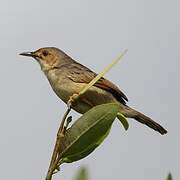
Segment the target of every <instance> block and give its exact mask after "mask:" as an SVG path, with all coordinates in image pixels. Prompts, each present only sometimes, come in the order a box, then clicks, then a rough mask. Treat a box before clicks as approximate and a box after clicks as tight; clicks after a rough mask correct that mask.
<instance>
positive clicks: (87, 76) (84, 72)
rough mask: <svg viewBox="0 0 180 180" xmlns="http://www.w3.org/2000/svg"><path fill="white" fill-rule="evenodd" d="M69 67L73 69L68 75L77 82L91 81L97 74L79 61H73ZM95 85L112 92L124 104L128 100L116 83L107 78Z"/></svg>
mask: <svg viewBox="0 0 180 180" xmlns="http://www.w3.org/2000/svg"><path fill="white" fill-rule="evenodd" d="M68 67H69V69H70V70H71V71H69V75H68V77H69V78H70V79H71V80H72V81H74V82H77V83H89V82H90V81H91V80H92V79H94V78H95V77H96V76H97V74H96V73H94V72H93V71H91V70H90V69H88V68H87V67H85V66H83V65H81V64H79V63H77V62H76V63H71V64H70V65H69V66H68ZM94 86H96V87H99V88H101V89H104V90H106V91H108V92H110V93H111V94H112V95H113V96H114V97H115V98H116V99H117V100H118V101H119V102H121V103H122V104H126V101H128V98H127V97H126V95H125V94H124V93H123V92H122V91H121V90H120V89H119V88H118V87H117V86H116V85H114V84H113V83H112V82H110V81H109V80H107V79H105V78H101V79H100V80H99V81H97V82H96V83H95V84H94Z"/></svg>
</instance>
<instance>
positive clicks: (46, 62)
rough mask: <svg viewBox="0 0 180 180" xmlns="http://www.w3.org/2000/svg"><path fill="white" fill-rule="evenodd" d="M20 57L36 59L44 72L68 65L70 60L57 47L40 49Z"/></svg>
mask: <svg viewBox="0 0 180 180" xmlns="http://www.w3.org/2000/svg"><path fill="white" fill-rule="evenodd" d="M20 55H22V56H29V57H33V58H34V59H36V60H37V61H38V62H39V64H40V66H41V68H42V70H43V71H46V70H49V69H52V68H53V67H57V66H59V65H61V64H63V63H66V62H67V61H68V59H69V57H68V55H66V54H65V53H64V52H63V51H61V50H60V49H58V48H55V47H45V48H40V49H38V50H36V51H34V52H23V53H21V54H20Z"/></svg>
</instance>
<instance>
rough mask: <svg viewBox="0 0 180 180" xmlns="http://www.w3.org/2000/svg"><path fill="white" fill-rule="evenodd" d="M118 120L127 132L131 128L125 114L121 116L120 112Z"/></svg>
mask: <svg viewBox="0 0 180 180" xmlns="http://www.w3.org/2000/svg"><path fill="white" fill-rule="evenodd" d="M117 118H118V119H119V120H120V122H121V123H122V125H123V127H124V129H125V130H128V128H129V123H128V121H127V119H126V117H125V116H124V115H123V114H121V113H120V112H118V114H117Z"/></svg>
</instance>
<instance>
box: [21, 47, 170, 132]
mask: <svg viewBox="0 0 180 180" xmlns="http://www.w3.org/2000/svg"><path fill="white" fill-rule="evenodd" d="M21 55H24V56H31V57H33V58H35V59H36V60H37V61H38V62H39V64H40V66H41V69H42V71H43V72H44V73H45V75H46V77H47V78H48V80H49V82H50V84H51V86H52V88H53V90H54V92H55V93H56V94H57V96H58V97H59V98H60V99H61V100H63V101H64V102H65V103H66V104H67V102H68V100H69V98H70V97H71V96H72V95H73V94H78V93H79V92H80V91H81V90H82V88H83V87H84V86H85V85H86V84H87V83H89V82H90V81H91V80H92V79H93V78H94V77H95V76H96V75H97V74H96V73H94V72H93V71H91V70H90V69H88V68H87V67H85V66H83V65H82V64H80V63H78V62H76V61H75V60H73V59H72V58H71V57H69V56H68V55H67V54H65V53H64V52H63V51H61V50H60V49H58V48H54V47H46V48H41V49H39V50H37V51H35V52H28V53H21ZM126 101H128V99H127V97H126V96H125V94H124V93H123V92H122V91H121V90H120V89H119V88H118V87H117V86H116V85H114V84H113V83H112V82H110V81H108V80H107V79H105V78H101V79H100V80H99V81H98V82H97V83H96V84H95V85H94V86H92V87H91V88H90V89H89V90H88V91H87V92H86V93H85V94H83V95H82V96H80V98H79V99H78V100H77V102H76V103H74V104H73V107H72V108H73V109H74V110H76V111H77V112H79V113H81V114H83V113H85V112H86V111H88V110H89V109H91V108H92V107H93V106H96V105H99V104H104V103H110V102H116V103H118V104H119V111H120V112H121V113H122V114H123V115H124V116H126V117H127V118H133V119H135V120H137V121H138V122H140V123H143V124H146V125H147V126H149V127H150V128H152V129H154V130H155V131H158V132H159V133H161V134H166V133H167V131H166V130H165V129H164V128H163V127H162V126H161V125H159V124H158V123H156V122H155V121H153V120H152V119H151V118H149V117H147V116H145V115H144V114H142V113H140V112H138V111H136V110H134V109H132V108H130V107H128V106H127V105H126Z"/></svg>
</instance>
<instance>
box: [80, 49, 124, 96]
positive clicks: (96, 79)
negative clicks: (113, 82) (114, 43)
mask: <svg viewBox="0 0 180 180" xmlns="http://www.w3.org/2000/svg"><path fill="white" fill-rule="evenodd" d="M126 52H127V49H125V50H124V51H123V52H122V53H121V54H120V55H119V56H118V57H117V58H115V59H114V60H113V61H112V63H111V64H109V65H108V66H107V67H105V68H104V70H103V71H102V72H101V73H99V74H98V75H97V76H96V77H95V78H94V79H93V80H92V81H90V82H89V84H87V85H86V86H85V87H84V88H83V89H82V91H81V92H80V93H79V95H82V94H84V93H85V92H86V91H87V90H88V89H89V88H90V87H92V86H93V85H94V84H95V83H96V82H97V81H98V80H99V79H100V78H102V77H103V76H104V75H105V74H106V73H107V72H108V71H109V70H110V69H111V68H112V67H113V66H114V65H115V64H117V63H118V62H119V61H120V59H122V57H123V56H124V55H125V54H126Z"/></svg>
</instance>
